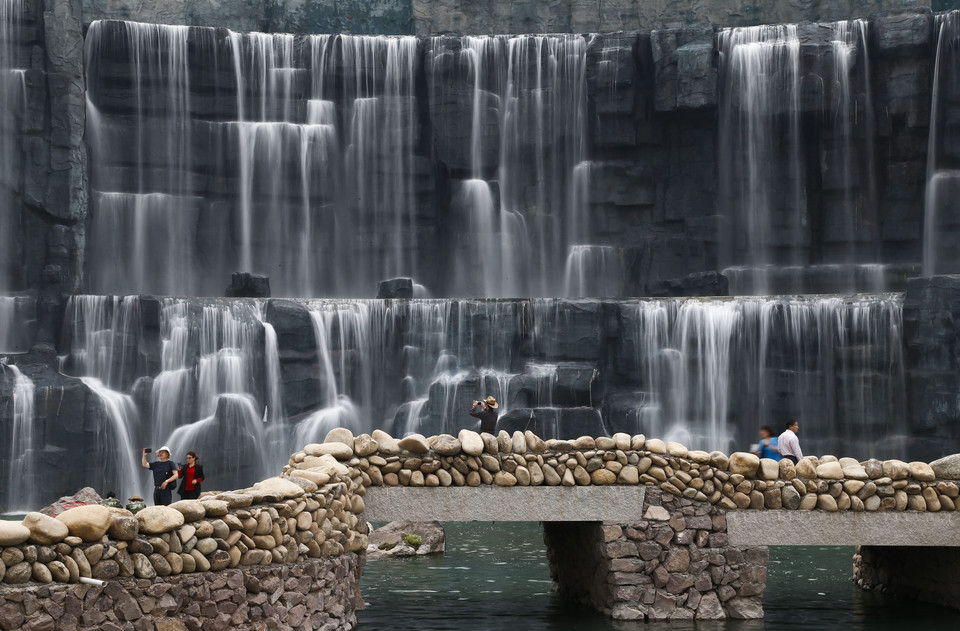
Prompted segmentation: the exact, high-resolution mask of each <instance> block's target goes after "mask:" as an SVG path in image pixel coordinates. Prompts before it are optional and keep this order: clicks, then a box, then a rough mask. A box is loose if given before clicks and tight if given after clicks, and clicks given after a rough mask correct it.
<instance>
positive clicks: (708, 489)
mask: <svg viewBox="0 0 960 631" xmlns="http://www.w3.org/2000/svg"><path fill="white" fill-rule="evenodd" d="M337 462H345V463H347V464H349V465H350V466H351V467H356V468H357V469H358V470H359V471H360V472H361V474H360V475H361V481H360V482H361V483H362V485H363V486H364V487H381V486H382V487H406V488H423V489H429V488H450V489H454V488H484V487H500V488H504V489H516V490H517V491H518V492H519V493H520V494H519V495H518V496H517V500H516V501H517V503H518V504H519V503H520V502H522V501H533V502H534V503H536V502H537V500H534V499H533V498H536V497H537V495H536V494H533V495H530V494H529V491H520V489H523V488H528V489H532V488H541V489H544V492H545V493H546V495H544V498H547V497H554V495H555V494H552V493H553V492H552V491H546V489H547V488H549V487H555V488H585V487H590V488H593V489H601V488H610V487H612V488H620V487H646V488H657V489H659V490H660V491H663V492H664V493H668V494H670V495H674V496H676V497H682V498H684V499H688V500H691V501H695V502H704V503H708V504H711V505H715V506H717V507H719V508H724V509H727V510H745V511H754V510H764V509H765V510H786V511H798V510H799V511H817V512H826V513H833V512H847V511H849V512H854V513H856V512H867V513H874V512H876V513H883V512H904V511H912V512H931V513H933V512H951V513H952V512H955V511H956V510H957V508H958V501H960V497H958V496H960V485H958V479H960V454H955V455H952V456H948V457H946V458H943V459H941V460H938V461H936V462H933V463H925V462H909V463H908V462H902V461H900V460H885V461H880V460H876V459H871V460H866V461H862V462H860V461H857V460H855V459H852V458H837V457H834V456H829V455H827V456H820V457H816V456H807V457H806V458H804V459H803V460H801V461H800V462H799V463H798V464H797V465H794V464H793V463H792V462H790V461H787V460H782V461H780V462H779V463H778V462H775V461H773V460H770V459H760V458H758V457H757V456H755V455H753V454H749V453H741V452H738V453H733V454H731V455H729V456H728V455H726V454H723V453H721V452H718V451H714V452H711V453H707V452H705V451H697V450H689V449H687V448H686V447H685V446H683V445H681V444H679V443H674V442H664V441H661V440H659V439H647V438H646V437H645V436H643V435H642V434H639V435H636V436H629V435H627V434H615V435H614V436H612V437H596V438H595V437H589V436H583V437H580V438H577V439H575V440H558V439H549V440H543V439H541V438H540V437H538V436H535V435H534V434H533V433H532V432H529V431H527V432H523V433H521V432H514V433H513V434H512V435H510V434H508V433H507V432H504V431H501V432H500V433H499V434H498V435H497V436H493V435H492V434H478V433H476V432H473V431H470V430H463V431H461V432H460V434H459V436H457V437H454V436H451V435H448V434H443V435H439V436H433V437H430V438H427V437H424V436H421V435H419V434H413V435H410V436H407V437H405V438H402V439H399V440H398V439H395V438H393V437H391V436H389V435H388V434H386V433H384V432H382V431H380V430H377V431H375V432H374V433H373V435H366V434H364V435H361V436H357V437H354V436H353V434H352V433H350V432H349V431H348V430H345V429H342V428H338V429H335V430H331V432H330V433H329V434H328V436H327V439H326V441H325V442H324V443H315V444H311V445H307V446H306V447H304V449H303V450H302V451H300V452H297V453H296V454H294V455H293V456H292V457H291V459H290V462H289V463H288V465H287V466H286V467H285V468H284V474H283V475H285V476H294V477H296V476H305V477H311V476H313V477H311V479H314V480H315V481H318V480H316V474H315V471H316V470H317V469H322V468H323V467H327V466H330V465H331V464H336V463H337ZM321 479H322V478H321ZM318 483H319V481H318ZM457 493H460V494H462V492H461V491H458V492H457ZM376 496H377V497H387V496H386V495H383V494H378V495H376ZM448 497H450V500H451V501H458V500H456V499H455V498H457V497H460V495H454V494H453V493H451V495H450V496H448ZM504 497H506V496H504ZM557 497H561V496H557ZM521 498H530V499H528V500H524V499H521ZM544 501H545V502H546V501H548V500H546V499H545V500H544ZM469 504H470V502H465V503H464V502H460V503H458V506H459V510H463V511H468V510H469ZM468 514H469V513H467V512H464V513H462V514H461V515H462V519H473V518H474V517H467V515H468ZM477 518H482V517H477ZM598 519H601V518H600V517H599V513H598Z"/></svg>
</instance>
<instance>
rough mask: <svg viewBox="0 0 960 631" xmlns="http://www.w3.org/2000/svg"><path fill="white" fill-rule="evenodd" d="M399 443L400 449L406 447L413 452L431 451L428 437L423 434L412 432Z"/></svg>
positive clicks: (423, 452)
mask: <svg viewBox="0 0 960 631" xmlns="http://www.w3.org/2000/svg"><path fill="white" fill-rule="evenodd" d="M397 445H398V446H399V447H400V449H406V450H407V451H409V452H410V453H413V454H425V453H427V452H428V451H430V445H429V444H428V443H427V439H426V438H425V437H424V436H423V434H410V435H409V436H405V437H403V438H402V439H400V440H399V441H397Z"/></svg>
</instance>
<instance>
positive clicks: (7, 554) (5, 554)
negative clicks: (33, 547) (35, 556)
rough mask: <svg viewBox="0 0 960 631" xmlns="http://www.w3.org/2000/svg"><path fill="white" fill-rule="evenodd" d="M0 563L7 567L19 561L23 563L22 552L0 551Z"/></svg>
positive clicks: (15, 550) (18, 549)
mask: <svg viewBox="0 0 960 631" xmlns="http://www.w3.org/2000/svg"><path fill="white" fill-rule="evenodd" d="M0 521H2V520H0ZM0 561H2V562H3V563H5V564H6V565H7V567H10V566H11V565H14V564H16V563H19V562H20V561H23V550H21V549H20V548H6V549H5V550H3V551H0Z"/></svg>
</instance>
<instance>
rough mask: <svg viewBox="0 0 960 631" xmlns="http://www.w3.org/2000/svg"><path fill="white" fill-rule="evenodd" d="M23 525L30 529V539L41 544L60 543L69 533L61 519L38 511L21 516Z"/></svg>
mask: <svg viewBox="0 0 960 631" xmlns="http://www.w3.org/2000/svg"><path fill="white" fill-rule="evenodd" d="M23 525H24V527H26V528H27V529H28V530H29V531H30V541H32V542H33V543H38V544H40V545H43V546H49V545H53V544H55V543H60V542H61V541H63V540H64V539H66V538H67V535H69V534H70V530H69V529H68V528H67V525H66V524H64V523H63V522H62V521H59V520H57V519H54V518H53V517H50V516H49V515H44V514H43V513H38V512H31V513H27V514H26V516H25V517H24V518H23ZM0 527H2V526H0ZM0 545H4V544H2V543H0ZM13 545H16V544H13Z"/></svg>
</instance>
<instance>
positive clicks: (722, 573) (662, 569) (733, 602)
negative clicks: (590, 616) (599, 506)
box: [544, 490, 768, 621]
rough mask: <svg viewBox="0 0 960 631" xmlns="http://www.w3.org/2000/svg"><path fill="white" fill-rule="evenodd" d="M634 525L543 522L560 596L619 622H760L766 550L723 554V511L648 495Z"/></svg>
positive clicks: (725, 551) (727, 550)
mask: <svg viewBox="0 0 960 631" xmlns="http://www.w3.org/2000/svg"><path fill="white" fill-rule="evenodd" d="M644 507H645V509H646V513H647V514H648V515H650V516H653V517H656V518H654V519H651V518H648V519H645V520H643V521H639V522H635V523H624V524H603V523H601V522H593V523H575V524H571V523H559V522H545V523H544V540H545V542H546V544H547V558H548V560H549V563H550V574H551V576H552V577H553V580H554V585H555V587H556V589H557V590H558V591H559V593H560V594H561V595H563V596H564V597H567V598H571V599H573V600H575V601H577V602H580V603H583V604H586V605H589V606H591V607H594V608H596V609H599V610H601V611H603V612H604V613H606V614H607V615H610V616H612V617H613V618H615V619H618V620H646V621H652V620H682V619H693V618H697V619H706V620H718V619H725V618H761V617H763V607H762V602H761V601H762V597H763V591H764V587H765V584H766V573H767V568H766V565H767V559H768V553H767V549H766V548H760V547H748V548H736V547H728V546H727V545H726V543H725V539H724V535H725V531H726V520H725V519H724V514H725V512H726V511H725V510H724V509H722V508H718V507H715V506H710V505H706V504H702V503H697V502H693V501H691V500H687V499H683V498H676V497H673V496H671V495H669V494H666V493H663V494H661V493H660V492H659V491H656V490H654V491H648V493H647V496H646V499H645V501H644Z"/></svg>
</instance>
